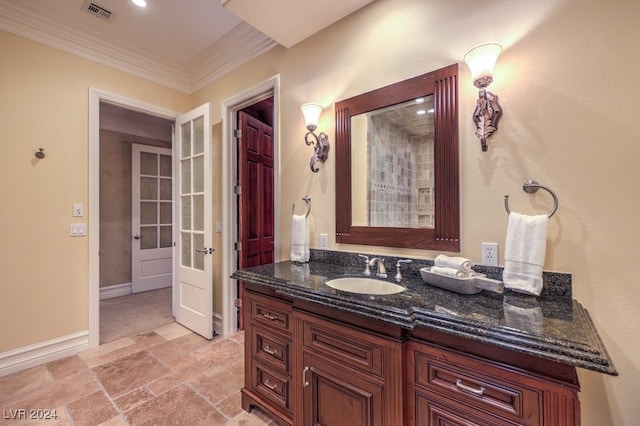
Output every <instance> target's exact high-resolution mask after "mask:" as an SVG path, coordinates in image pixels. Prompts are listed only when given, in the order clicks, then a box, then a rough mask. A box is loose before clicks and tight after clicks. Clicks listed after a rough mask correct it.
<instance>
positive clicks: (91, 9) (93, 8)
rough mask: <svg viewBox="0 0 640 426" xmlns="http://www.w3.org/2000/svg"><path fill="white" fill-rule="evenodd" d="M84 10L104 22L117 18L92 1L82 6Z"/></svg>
mask: <svg viewBox="0 0 640 426" xmlns="http://www.w3.org/2000/svg"><path fill="white" fill-rule="evenodd" d="M82 10H84V11H85V12H88V13H90V14H92V15H93V16H95V17H96V18H100V19H102V20H103V21H110V20H112V19H113V18H114V17H115V14H114V13H113V12H111V11H110V10H108V9H105V8H104V7H102V6H99V5H97V4H95V3H94V2H91V1H86V2H85V3H84V5H83V6H82Z"/></svg>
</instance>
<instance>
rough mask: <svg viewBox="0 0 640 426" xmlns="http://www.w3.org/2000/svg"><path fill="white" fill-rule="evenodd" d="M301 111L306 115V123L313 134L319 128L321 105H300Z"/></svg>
mask: <svg viewBox="0 0 640 426" xmlns="http://www.w3.org/2000/svg"><path fill="white" fill-rule="evenodd" d="M300 109H301V110H302V114H303V115H304V122H305V125H306V126H307V129H308V130H309V131H311V132H313V131H314V130H315V129H316V128H317V127H318V120H319V119H320V113H321V112H322V106H321V105H319V104H313V103H308V104H302V105H300Z"/></svg>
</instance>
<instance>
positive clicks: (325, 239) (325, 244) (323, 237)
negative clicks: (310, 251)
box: [320, 234, 329, 249]
mask: <svg viewBox="0 0 640 426" xmlns="http://www.w3.org/2000/svg"><path fill="white" fill-rule="evenodd" d="M320 248H321V249H328V248H329V236H328V235H327V234H320Z"/></svg>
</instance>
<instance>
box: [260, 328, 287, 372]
mask: <svg viewBox="0 0 640 426" xmlns="http://www.w3.org/2000/svg"><path fill="white" fill-rule="evenodd" d="M251 348H252V356H253V357H254V358H255V359H257V360H259V361H260V362H261V363H264V364H269V365H272V366H273V367H275V368H276V369H278V370H279V371H283V372H286V373H288V374H291V339H288V338H284V337H281V336H278V335H276V334H274V333H273V332H270V331H268V330H266V329H264V328H262V327H260V326H259V325H257V324H253V325H252V326H251Z"/></svg>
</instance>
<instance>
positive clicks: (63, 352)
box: [0, 331, 89, 377]
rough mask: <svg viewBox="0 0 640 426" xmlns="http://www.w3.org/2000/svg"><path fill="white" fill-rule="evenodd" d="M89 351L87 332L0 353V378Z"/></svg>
mask: <svg viewBox="0 0 640 426" xmlns="http://www.w3.org/2000/svg"><path fill="white" fill-rule="evenodd" d="M87 349H89V332H88V331H81V332H78V333H73V334H68V335H66V336H62V337H58V338H56V339H51V340H47V341H45V342H40V343H35V344H33V345H29V346H24V347H22V348H18V349H14V350H11V351H8V352H3V353H0V377H3V376H6V375H8V374H12V373H17V372H18V371H22V370H26V369H27V368H31V367H35V366H38V365H42V364H46V363H47V362H51V361H57V360H59V359H62V358H66V357H68V356H72V355H76V354H78V353H80V352H82V351H86V350H87Z"/></svg>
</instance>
